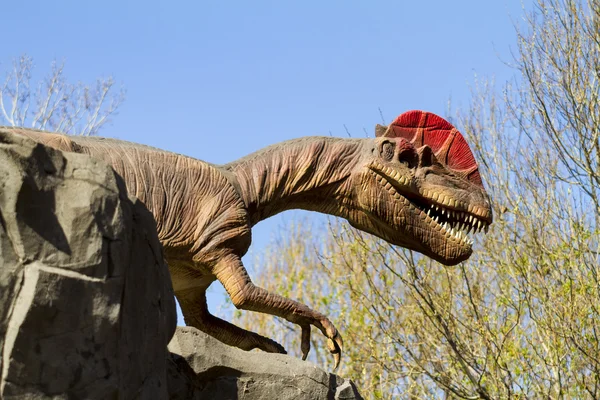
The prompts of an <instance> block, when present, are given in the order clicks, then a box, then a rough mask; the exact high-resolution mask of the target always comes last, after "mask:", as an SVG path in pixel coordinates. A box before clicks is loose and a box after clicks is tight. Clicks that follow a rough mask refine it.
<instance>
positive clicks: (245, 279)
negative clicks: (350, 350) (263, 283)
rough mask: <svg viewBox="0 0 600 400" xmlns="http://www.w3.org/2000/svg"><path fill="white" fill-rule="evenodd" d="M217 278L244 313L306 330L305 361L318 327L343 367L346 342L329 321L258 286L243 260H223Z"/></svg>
mask: <svg viewBox="0 0 600 400" xmlns="http://www.w3.org/2000/svg"><path fill="white" fill-rule="evenodd" d="M213 272H214V274H215V276H216V277H217V279H218V280H219V281H220V282H221V283H222V284H223V286H224V287H225V290H226V291H227V293H228V294H229V296H230V297H231V300H232V302H233V304H234V305H235V306H236V307H237V308H239V309H242V310H249V311H258V312H262V313H266V314H271V315H276V316H278V317H281V318H285V319H287V320H288V321H290V322H293V323H295V324H297V325H299V326H300V327H301V328H302V342H301V349H302V359H303V360H304V359H306V356H307V355H308V351H309V350H310V326H311V325H314V326H315V327H317V328H318V329H319V330H321V332H323V335H325V336H326V337H327V339H328V340H327V347H328V349H329V351H330V352H331V353H332V354H333V357H334V361H335V367H334V369H337V367H338V365H339V363H340V357H341V353H342V346H343V341H342V337H341V336H340V334H339V333H338V331H337V329H336V328H335V326H333V324H332V323H331V321H329V319H327V317H325V316H324V315H323V314H320V313H318V312H316V311H313V310H311V309H310V308H308V307H307V306H306V305H304V304H302V303H299V302H297V301H294V300H290V299H287V298H285V297H283V296H280V295H278V294H275V293H271V292H268V291H267V290H265V289H263V288H260V287H257V286H255V285H254V284H253V283H252V281H251V280H250V277H249V276H248V272H247V271H246V269H245V268H244V266H243V264H242V261H241V259H240V258H239V257H238V256H235V255H229V256H226V257H224V258H222V259H221V261H219V262H218V263H217V265H216V266H215V268H214V271H213Z"/></svg>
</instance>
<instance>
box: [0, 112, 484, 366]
mask: <svg viewBox="0 0 600 400" xmlns="http://www.w3.org/2000/svg"><path fill="white" fill-rule="evenodd" d="M1 129H3V130H8V131H12V132H17V133H20V134H23V135H25V136H28V137H30V138H32V139H34V140H36V141H38V142H41V143H43V144H45V145H49V146H51V147H54V148H56V149H59V150H63V151H71V152H77V153H84V154H89V155H90V156H92V157H95V158H99V159H102V160H104V161H106V162H107V163H108V164H110V165H111V166H112V167H113V168H114V169H115V170H116V171H117V172H118V173H119V174H120V175H121V176H122V177H123V179H124V181H125V183H126V185H127V188H128V190H129V192H130V193H131V194H133V195H135V196H137V197H138V198H139V199H140V200H141V201H143V202H144V203H145V204H146V205H147V207H148V208H149V209H150V211H152V213H153V215H154V217H155V219H156V223H157V229H158V235H159V238H160V240H161V242H162V244H163V246H164V250H165V256H166V259H167V263H168V265H169V269H170V273H171V277H172V281H173V289H174V291H175V295H176V297H177V299H178V300H179V303H180V305H181V309H182V312H183V315H184V317H185V322H186V323H187V324H188V325H191V326H194V327H196V328H198V329H200V330H201V331H204V332H206V333H208V334H210V335H212V336H214V337H216V338H217V339H219V340H221V341H222V342H224V343H227V344H229V345H232V346H237V347H239V348H241V349H244V350H250V349H254V348H259V349H261V350H264V351H267V352H276V353H285V350H284V349H283V347H282V346H281V345H279V344H278V343H276V342H274V341H273V340H271V339H269V338H266V337H263V336H261V335H258V334H257V333H254V332H250V331H247V330H244V329H241V328H239V327H237V326H235V325H233V324H231V323H229V322H226V321H224V320H222V319H219V318H217V317H215V316H213V315H211V314H210V313H209V311H208V308H207V303H206V289H207V288H208V286H209V285H210V284H211V283H212V282H213V281H215V280H217V279H218V280H219V281H220V282H221V283H222V284H223V286H224V287H225V290H226V291H227V293H228V294H229V296H231V300H232V302H233V304H234V305H235V306H236V307H237V308H240V309H244V310H251V311H260V312H263V313H267V314H272V315H276V316H279V317H282V318H285V319H287V320H288V321H290V322H293V323H296V324H298V325H299V326H300V327H301V328H302V340H301V350H302V353H303V359H305V358H306V356H307V354H308V351H309V349H310V326H311V325H314V326H315V327H317V328H318V329H319V330H320V331H321V332H322V333H323V334H324V335H325V336H326V337H327V338H328V341H327V345H328V348H329V351H330V352H331V353H332V354H333V356H334V360H335V368H337V366H338V364H339V361H340V356H341V352H342V338H341V336H340V334H339V332H338V331H337V329H336V328H335V327H334V326H333V324H332V323H331V321H329V319H327V317H326V316H325V315H323V314H321V313H319V312H316V311H313V310H311V309H310V308H309V307H307V306H306V305H304V304H301V303H299V302H297V301H293V300H290V299H287V298H285V297H282V296H280V295H278V294H276V293H271V292H268V291H267V290H265V289H262V288H260V287H257V286H255V285H254V284H253V283H252V281H251V280H250V277H249V276H248V273H247V272H246V269H245V268H244V266H243V265H242V261H241V258H242V256H243V255H244V254H245V253H246V251H247V250H248V247H249V246H250V241H251V234H250V230H251V228H252V226H254V225H255V224H256V223H258V222H259V221H261V220H263V219H265V218H268V217H270V216H273V215H275V214H277V213H280V212H282V211H285V210H289V209H293V208H300V209H305V210H313V211H319V212H322V213H327V214H331V215H335V216H338V217H342V218H345V219H346V220H348V221H349V222H350V224H351V225H352V226H354V227H356V228H358V229H360V230H362V231H365V232H369V233H371V234H374V235H376V236H378V237H380V238H382V239H384V240H386V241H388V242H389V243H392V244H394V245H398V246H402V247H405V248H408V249H412V250H415V251H418V252H420V253H422V254H424V255H426V256H429V257H431V258H433V259H435V260H437V261H439V262H441V263H443V264H446V265H454V264H457V263H459V262H461V261H463V260H466V259H467V258H468V257H469V256H470V255H471V253H472V248H471V245H472V243H473V242H472V240H471V239H470V238H469V237H468V236H467V234H468V233H469V232H470V231H471V230H472V229H473V230H475V231H478V230H481V229H482V228H487V227H488V225H489V224H490V223H491V222H492V211H491V207H490V201H489V198H488V195H487V193H486V192H485V190H484V188H483V185H482V182H481V177H480V175H479V171H478V167H477V164H476V162H475V159H474V157H473V154H472V153H471V151H470V149H469V146H468V145H467V143H466V141H465V139H464V138H463V136H462V135H461V134H460V133H459V132H458V130H457V129H456V128H454V127H453V126H452V125H451V124H450V123H448V122H447V121H445V120H444V119H442V118H440V117H438V116H437V115H434V114H431V113H427V112H422V111H410V112H407V113H404V114H402V115H400V116H399V117H398V118H397V119H396V120H395V121H394V122H393V123H392V124H391V125H390V126H388V127H386V126H381V125H378V126H377V127H376V137H375V138H371V139H339V138H332V137H306V138H301V139H297V140H290V141H286V142H283V143H280V144H276V145H273V146H270V147H267V148H265V149H263V150H259V151H257V152H256V153H253V154H251V155H249V156H246V157H244V158H242V159H240V160H237V161H234V162H232V163H230V164H227V165H222V166H218V165H212V164H209V163H206V162H203V161H199V160H196V159H193V158H190V157H186V156H183V155H179V154H174V153H170V152H166V151H163V150H159V149H155V148H152V147H148V146H143V145H139V144H134V143H129V142H125V141H121V140H114V139H104V138H96V137H73V136H65V135H62V134H55V133H46V132H42V131H36V130H32V129H25V128H1Z"/></svg>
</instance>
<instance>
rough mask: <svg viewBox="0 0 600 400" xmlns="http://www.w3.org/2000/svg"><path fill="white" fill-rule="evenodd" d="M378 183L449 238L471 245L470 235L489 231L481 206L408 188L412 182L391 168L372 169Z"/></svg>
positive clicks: (463, 245) (461, 243) (466, 245)
mask: <svg viewBox="0 0 600 400" xmlns="http://www.w3.org/2000/svg"><path fill="white" fill-rule="evenodd" d="M371 171H372V172H373V173H374V174H375V175H376V179H377V181H378V183H379V184H380V185H382V186H383V187H384V188H385V189H386V190H387V191H388V192H390V194H391V195H392V196H393V197H394V198H396V199H402V200H404V202H405V203H406V204H407V205H409V207H410V208H411V209H412V211H413V212H415V213H418V215H419V214H420V217H421V218H422V219H423V220H424V222H425V223H426V224H428V225H429V226H430V228H431V229H434V230H435V231H437V232H439V233H440V234H441V235H443V236H445V237H446V240H448V241H453V242H455V243H458V244H459V245H460V246H461V247H468V248H470V247H471V246H472V245H473V240H472V239H471V238H469V237H468V236H467V235H468V234H470V233H471V231H472V232H473V233H477V232H480V231H482V230H485V231H486V232H487V230H488V227H489V222H488V221H487V220H486V218H485V217H483V216H481V214H483V211H482V210H481V208H479V207H476V206H473V205H469V204H465V203H462V202H457V201H455V200H454V199H452V198H449V197H448V196H443V195H440V194H438V193H434V192H431V191H426V192H424V193H419V194H416V193H414V191H413V190H411V189H410V188H409V186H410V185H411V184H410V182H409V181H408V180H407V179H406V178H404V177H402V176H400V175H399V174H398V173H397V172H395V171H393V170H391V169H389V168H385V167H384V168H377V169H372V170H371Z"/></svg>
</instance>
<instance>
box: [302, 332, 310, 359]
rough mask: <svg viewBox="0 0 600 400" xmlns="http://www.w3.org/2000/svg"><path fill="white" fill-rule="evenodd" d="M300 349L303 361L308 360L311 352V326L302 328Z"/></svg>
mask: <svg viewBox="0 0 600 400" xmlns="http://www.w3.org/2000/svg"><path fill="white" fill-rule="evenodd" d="M300 349H301V350H302V360H306V357H308V352H309V351H310V325H303V326H302V341H301V343H300Z"/></svg>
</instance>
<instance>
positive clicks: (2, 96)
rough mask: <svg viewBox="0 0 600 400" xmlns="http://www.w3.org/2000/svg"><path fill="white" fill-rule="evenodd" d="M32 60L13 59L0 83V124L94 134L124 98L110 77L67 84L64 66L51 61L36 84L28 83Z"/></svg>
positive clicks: (121, 90)
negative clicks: (46, 71)
mask: <svg viewBox="0 0 600 400" xmlns="http://www.w3.org/2000/svg"><path fill="white" fill-rule="evenodd" d="M33 73H34V63H33V59H32V58H31V57H29V56H26V55H24V56H21V57H20V58H19V59H17V60H14V61H13V63H12V66H11V68H10V69H9V70H7V71H6V74H5V79H4V82H0V124H1V125H10V126H24V127H25V126H26V127H31V128H36V129H42V130H49V131H56V132H62V133H69V134H77V135H95V134H96V133H98V131H99V130H100V129H101V128H102V126H104V124H106V123H107V122H109V121H110V117H111V116H112V115H114V114H115V113H116V111H117V108H118V107H119V105H120V104H121V103H122V102H123V100H124V98H125V92H124V90H123V89H122V88H121V89H118V88H116V87H115V81H114V79H113V78H112V77H108V78H99V79H97V80H96V82H95V83H94V84H84V83H81V82H78V83H76V84H72V83H69V82H68V81H67V79H66V78H65V75H64V64H58V63H56V62H53V63H52V64H51V67H50V72H49V73H48V74H47V75H46V76H45V77H44V79H42V80H41V81H40V82H39V83H35V82H32V81H33V80H34V79H33Z"/></svg>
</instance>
